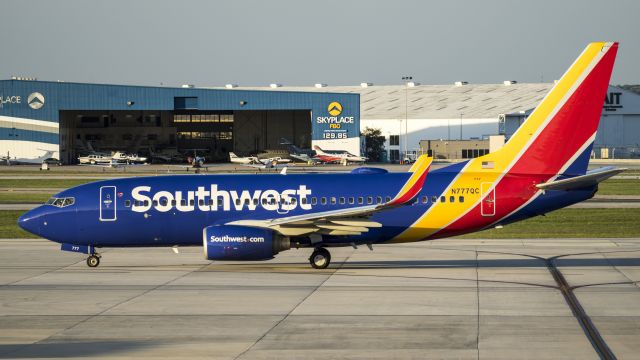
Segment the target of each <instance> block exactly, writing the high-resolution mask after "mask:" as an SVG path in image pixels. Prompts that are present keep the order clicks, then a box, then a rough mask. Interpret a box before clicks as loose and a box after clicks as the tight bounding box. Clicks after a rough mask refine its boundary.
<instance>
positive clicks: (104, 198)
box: [100, 186, 116, 221]
mask: <svg viewBox="0 0 640 360" xmlns="http://www.w3.org/2000/svg"><path fill="white" fill-rule="evenodd" d="M115 220H116V187H115V186H103V187H101V188H100V221H115Z"/></svg>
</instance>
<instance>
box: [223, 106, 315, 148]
mask: <svg viewBox="0 0 640 360" xmlns="http://www.w3.org/2000/svg"><path fill="white" fill-rule="evenodd" d="M234 117H235V123H234V128H233V148H234V152H236V153H238V154H239V155H249V154H255V153H257V152H260V151H264V150H274V149H283V150H286V146H283V145H281V140H282V139H283V138H284V139H286V140H288V141H290V142H292V143H293V144H295V145H296V146H298V147H301V148H309V147H311V111H310V110H257V111H253V110H252V111H235V112H234Z"/></svg>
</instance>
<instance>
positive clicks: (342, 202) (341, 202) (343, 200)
mask: <svg viewBox="0 0 640 360" xmlns="http://www.w3.org/2000/svg"><path fill="white" fill-rule="evenodd" d="M345 201H346V200H345V198H344V197H343V196H341V197H340V205H344V203H345Z"/></svg>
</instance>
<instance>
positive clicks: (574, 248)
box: [0, 239, 640, 360]
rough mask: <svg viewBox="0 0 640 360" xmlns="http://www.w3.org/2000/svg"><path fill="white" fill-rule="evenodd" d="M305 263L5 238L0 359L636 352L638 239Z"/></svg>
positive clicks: (388, 253)
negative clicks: (73, 247) (96, 250)
mask: <svg viewBox="0 0 640 360" xmlns="http://www.w3.org/2000/svg"><path fill="white" fill-rule="evenodd" d="M309 253H310V250H309V249H301V250H291V251H286V252H283V253H281V254H280V255H278V257H277V258H276V259H274V260H271V261H266V262H245V263H241V262H229V263H219V262H216V263H211V262H209V261H205V260H203V259H202V253H201V250H200V249H199V248H184V249H181V253H180V254H177V255H176V254H174V253H173V252H172V251H171V250H170V249H166V248H163V249H128V250H127V249H110V250H105V251H103V253H102V254H103V257H102V263H101V265H100V267H98V268H96V269H90V268H88V267H87V266H86V265H85V263H84V256H82V255H80V254H73V253H65V252H60V251H59V250H58V246H57V245H56V244H54V243H51V242H48V241H44V240H27V239H5V240H0V283H1V284H2V285H0V359H25V358H36V359H38V358H109V359H123V358H149V359H152V358H153V359H165V358H176V359H177V358H202V359H322V360H326V359H338V358H340V359H342V358H348V359H428V358H438V359H516V358H517V359H525V358H528V359H597V358H598V357H599V356H602V352H603V351H604V352H607V351H608V352H609V353H608V355H607V354H605V355H606V356H614V357H617V358H618V359H638V358H640V341H638V340H639V339H640V288H639V283H638V281H640V239H543V240H542V239H531V240H526V239H525V240H466V239H465V240H457V239H446V240H437V241H432V242H425V243H413V244H406V245H388V246H377V247H375V248H374V251H373V252H370V251H369V250H368V249H367V248H366V247H362V248H359V249H357V250H354V249H352V248H341V249H334V250H332V254H333V263H332V265H331V267H330V268H329V269H326V270H313V269H311V268H310V267H309V265H308V263H307V260H306V259H307V257H308V255H309ZM560 255H561V256H560ZM557 256H560V257H557ZM554 257H555V258H554ZM598 337H599V339H597V338H598ZM599 352H600V353H599ZM599 354H600V355H599Z"/></svg>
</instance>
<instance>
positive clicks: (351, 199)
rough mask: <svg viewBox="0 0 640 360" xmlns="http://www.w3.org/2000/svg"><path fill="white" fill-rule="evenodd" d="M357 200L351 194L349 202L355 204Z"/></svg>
mask: <svg viewBox="0 0 640 360" xmlns="http://www.w3.org/2000/svg"><path fill="white" fill-rule="evenodd" d="M355 202H356V199H355V198H354V197H353V196H350V197H349V204H352V205H353V204H355Z"/></svg>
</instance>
